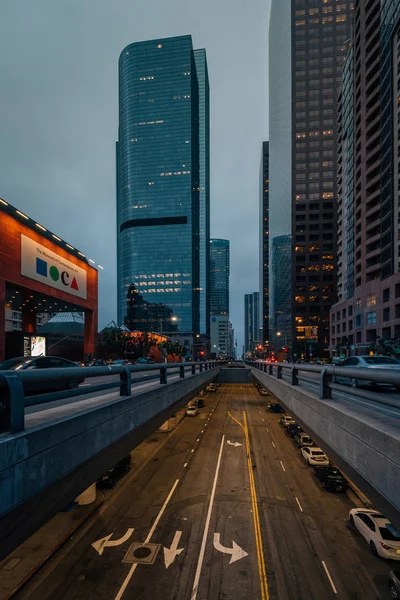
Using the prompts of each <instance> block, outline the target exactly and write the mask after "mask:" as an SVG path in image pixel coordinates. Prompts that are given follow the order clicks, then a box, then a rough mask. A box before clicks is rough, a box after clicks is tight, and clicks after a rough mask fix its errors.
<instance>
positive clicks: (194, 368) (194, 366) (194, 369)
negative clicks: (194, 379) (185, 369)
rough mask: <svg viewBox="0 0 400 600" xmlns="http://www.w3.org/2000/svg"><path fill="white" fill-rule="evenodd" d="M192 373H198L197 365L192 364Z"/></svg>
mask: <svg viewBox="0 0 400 600" xmlns="http://www.w3.org/2000/svg"><path fill="white" fill-rule="evenodd" d="M192 375H196V365H193V364H192Z"/></svg>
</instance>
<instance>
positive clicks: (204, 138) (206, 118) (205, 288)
mask: <svg viewBox="0 0 400 600" xmlns="http://www.w3.org/2000/svg"><path fill="white" fill-rule="evenodd" d="M194 59H195V63H196V71H197V81H198V85H199V169H200V178H199V181H200V190H199V203H200V231H199V236H200V239H199V241H200V333H203V334H206V335H209V333H210V320H209V315H210V85H209V81H208V69H207V57H206V51H205V50H204V49H201V50H195V51H194Z"/></svg>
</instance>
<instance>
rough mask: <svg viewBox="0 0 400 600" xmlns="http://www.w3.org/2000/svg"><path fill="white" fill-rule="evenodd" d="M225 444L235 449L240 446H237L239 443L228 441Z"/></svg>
mask: <svg viewBox="0 0 400 600" xmlns="http://www.w3.org/2000/svg"><path fill="white" fill-rule="evenodd" d="M226 443H227V444H229V445H230V446H235V448H237V447H238V446H241V445H242V444H239V442H231V441H230V440H227V442H226Z"/></svg>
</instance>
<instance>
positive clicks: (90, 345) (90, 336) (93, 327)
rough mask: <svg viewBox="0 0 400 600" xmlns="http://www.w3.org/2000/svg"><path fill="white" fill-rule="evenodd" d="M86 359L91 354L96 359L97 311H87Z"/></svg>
mask: <svg viewBox="0 0 400 600" xmlns="http://www.w3.org/2000/svg"><path fill="white" fill-rule="evenodd" d="M84 331H85V337H84V354H85V356H84V358H85V359H86V355H87V354H90V356H91V358H92V357H94V353H95V349H96V337H97V310H85V330H84Z"/></svg>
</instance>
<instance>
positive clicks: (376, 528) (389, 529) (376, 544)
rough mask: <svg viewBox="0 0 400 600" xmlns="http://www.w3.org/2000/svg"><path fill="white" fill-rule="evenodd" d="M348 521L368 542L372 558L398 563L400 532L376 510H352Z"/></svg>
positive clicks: (399, 556)
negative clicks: (388, 559) (376, 557)
mask: <svg viewBox="0 0 400 600" xmlns="http://www.w3.org/2000/svg"><path fill="white" fill-rule="evenodd" d="M349 521H350V524H351V525H353V526H354V527H355V528H356V529H358V531H359V532H360V533H361V535H362V536H363V538H364V539H365V540H366V541H367V542H368V544H369V547H370V549H371V552H372V554H373V555H374V556H381V557H382V558H390V559H391V560H399V561H400V531H398V530H397V529H396V528H395V527H394V526H393V525H392V524H391V522H390V521H389V520H388V519H387V518H386V517H385V516H384V515H382V514H381V513H379V512H377V511H376V510H369V509H367V508H352V509H351V511H350V512H349Z"/></svg>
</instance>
